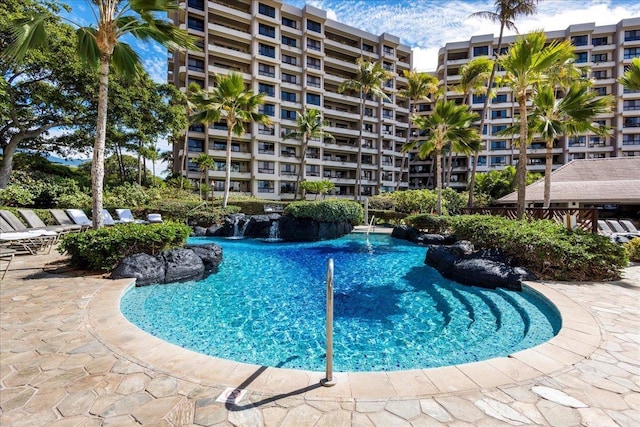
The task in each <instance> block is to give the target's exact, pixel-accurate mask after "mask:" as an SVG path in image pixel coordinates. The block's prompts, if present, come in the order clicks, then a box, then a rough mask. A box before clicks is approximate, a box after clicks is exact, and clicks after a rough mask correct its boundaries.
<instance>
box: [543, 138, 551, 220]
mask: <svg viewBox="0 0 640 427" xmlns="http://www.w3.org/2000/svg"><path fill="white" fill-rule="evenodd" d="M552 149H553V138H552V139H550V140H548V141H547V152H546V155H545V164H544V204H543V207H545V208H549V206H550V205H551V166H552V162H553V152H552V151H551V150H552Z"/></svg>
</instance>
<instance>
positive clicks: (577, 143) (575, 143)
mask: <svg viewBox="0 0 640 427" xmlns="http://www.w3.org/2000/svg"><path fill="white" fill-rule="evenodd" d="M568 142H569V147H586V146H587V137H586V136H571V137H569V140H568Z"/></svg>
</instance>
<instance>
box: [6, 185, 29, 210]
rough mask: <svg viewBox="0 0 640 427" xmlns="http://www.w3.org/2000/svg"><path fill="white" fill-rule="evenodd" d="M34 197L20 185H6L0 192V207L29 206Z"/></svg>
mask: <svg viewBox="0 0 640 427" xmlns="http://www.w3.org/2000/svg"><path fill="white" fill-rule="evenodd" d="M34 199H35V196H34V195H33V193H32V192H31V191H29V190H28V189H27V188H25V187H22V186H20V185H7V187H6V188H5V189H2V190H0V205H2V206H14V207H18V206H31V205H33V201H34Z"/></svg>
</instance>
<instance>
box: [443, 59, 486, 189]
mask: <svg viewBox="0 0 640 427" xmlns="http://www.w3.org/2000/svg"><path fill="white" fill-rule="evenodd" d="M493 64H494V61H492V60H491V59H489V58H487V57H484V56H480V57H478V58H474V59H472V60H471V61H469V62H467V63H466V64H464V65H463V66H462V67H461V68H460V82H459V83H458V84H457V85H455V86H454V87H453V88H452V89H453V90H454V91H455V92H460V93H462V94H464V97H463V100H462V103H463V104H464V105H468V104H469V99H470V98H471V95H473V94H474V93H477V94H481V95H486V97H485V99H486V98H488V97H489V96H491V94H490V93H488V88H489V85H487V80H488V79H489V76H490V74H491V70H493ZM475 146H476V147H477V148H478V149H477V150H475V152H474V157H473V159H474V160H473V169H472V172H471V175H472V176H473V175H475V172H476V165H477V163H478V154H479V153H480V149H481V148H482V147H481V146H480V144H476V145H475ZM452 148H453V147H452ZM453 152H454V150H450V151H449V167H448V169H447V184H448V183H449V182H450V180H451V170H452V169H453V164H452V163H453V162H452V157H453ZM472 179H473V178H472Z"/></svg>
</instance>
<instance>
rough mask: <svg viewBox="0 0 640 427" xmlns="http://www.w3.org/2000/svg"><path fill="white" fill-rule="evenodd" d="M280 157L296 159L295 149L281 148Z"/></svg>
mask: <svg viewBox="0 0 640 427" xmlns="http://www.w3.org/2000/svg"><path fill="white" fill-rule="evenodd" d="M280 155H281V156H282V157H296V149H295V148H293V147H282V149H281V150H280Z"/></svg>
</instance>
